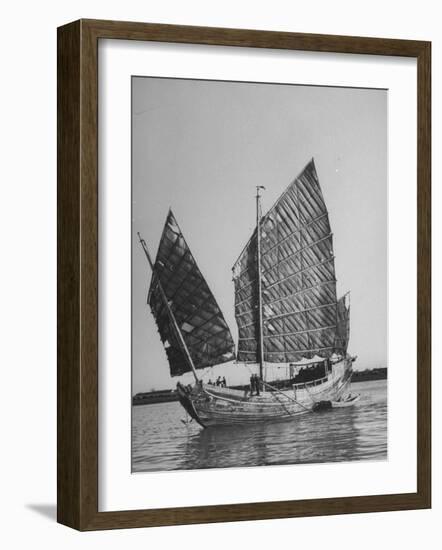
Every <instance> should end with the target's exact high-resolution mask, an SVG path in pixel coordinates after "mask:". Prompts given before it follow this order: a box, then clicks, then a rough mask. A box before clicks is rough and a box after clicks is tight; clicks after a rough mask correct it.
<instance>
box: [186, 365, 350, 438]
mask: <svg viewBox="0 0 442 550" xmlns="http://www.w3.org/2000/svg"><path fill="white" fill-rule="evenodd" d="M351 374H352V358H351V357H346V358H344V359H342V360H341V361H339V362H337V363H334V364H333V365H332V367H331V371H330V372H329V373H328V374H327V376H325V377H324V378H321V379H318V380H314V381H311V382H306V383H300V384H294V385H293V386H292V388H290V389H286V390H281V391H279V390H275V391H265V392H262V393H261V394H260V395H253V396H250V395H247V392H245V391H243V390H235V389H231V388H224V387H219V386H214V385H209V384H203V383H200V384H196V385H195V386H193V387H185V386H183V385H181V384H178V386H177V390H178V397H179V400H180V403H181V405H182V406H183V407H184V409H185V410H186V411H187V412H188V413H189V415H190V416H191V417H192V418H193V419H194V420H196V421H197V422H198V423H199V424H200V425H201V426H203V427H204V428H206V427H209V426H217V425H226V424H227V425H228V424H243V423H247V422H263V421H269V420H285V419H290V418H293V417H296V416H299V415H301V414H306V413H309V412H312V410H313V409H314V407H315V405H316V404H317V403H319V402H322V401H337V400H339V399H340V398H341V397H342V396H343V395H344V394H345V392H346V390H347V389H348V385H349V383H350V379H351Z"/></svg>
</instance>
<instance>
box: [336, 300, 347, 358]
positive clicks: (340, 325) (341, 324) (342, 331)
mask: <svg viewBox="0 0 442 550" xmlns="http://www.w3.org/2000/svg"><path fill="white" fill-rule="evenodd" d="M347 297H348V295H347V294H346V295H345V296H342V298H339V300H338V304H337V313H336V314H337V323H336V337H335V350H336V351H337V352H338V353H342V354H345V353H346V352H347V347H348V340H349V338H350V306H349V305H347Z"/></svg>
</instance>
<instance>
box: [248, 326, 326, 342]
mask: <svg viewBox="0 0 442 550" xmlns="http://www.w3.org/2000/svg"><path fill="white" fill-rule="evenodd" d="M332 328H336V325H328V326H325V327H318V328H309V329H307V330H298V331H296V332H281V333H279V334H266V335H265V336H264V338H280V337H281V336H296V335H297V334H304V333H306V332H318V331H320V330H327V329H332ZM242 340H255V338H254V337H253V336H252V337H250V338H238V341H242Z"/></svg>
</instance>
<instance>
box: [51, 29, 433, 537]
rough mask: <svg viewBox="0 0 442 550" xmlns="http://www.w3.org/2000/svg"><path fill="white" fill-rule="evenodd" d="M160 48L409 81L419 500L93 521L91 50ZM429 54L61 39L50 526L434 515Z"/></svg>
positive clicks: (317, 41)
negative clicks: (122, 45) (259, 56)
mask: <svg viewBox="0 0 442 550" xmlns="http://www.w3.org/2000/svg"><path fill="white" fill-rule="evenodd" d="M104 38H105V39H115V40H139V41H159V42H173V43H187V44H205V45H222V46H234V47H250V48H272V49H280V50H304V51H310V52H334V53H346V54H370V55H378V56H403V57H413V58H416V59H417V71H418V90H417V97H418V106H417V113H418V121H417V124H418V143H417V159H418V170H417V190H418V197H417V208H418V212H417V214H418V246H417V265H418V289H417V295H418V304H417V308H418V309H417V311H418V328H417V344H418V345H417V353H418V358H419V361H418V363H417V368H418V377H417V411H418V414H417V448H418V456H417V492H416V493H407V494H384V495H373V496H355V497H346V498H321V499H313V500H293V501H278V502H253V503H246V504H232V505H228V504H227V505H216V506H194V507H186V508H165V509H146V510H136V511H124V510H121V511H115V512H99V511H98V160H97V159H98V123H97V112H98V41H99V40H100V39H104ZM430 73H431V44H430V43H429V42H423V41H408V40H392V39H381V38H362V37H348V36H329V35H314V34H300V33H285V32H269V31H257V30H237V29H225V28H205V27H190V26H176V25H161V24H147V23H132V22H119V21H99V20H79V21H75V22H73V23H70V24H67V25H65V26H63V27H60V28H59V29H58V127H57V131H58V221H57V228H58V386H57V391H58V410H57V413H58V432H57V433H58V458H57V468H58V491H57V492H58V494H57V497H58V508H57V509H58V521H59V522H60V523H63V524H65V525H68V526H70V527H73V528H75V529H79V530H82V531H86V530H96V529H113V528H131V527H148V526H160V525H177V524H191V523H208V522H224V521H244V520H252V519H272V518H284V517H287V518H288V517H298V516H315V515H331V514H345V513H362V512H381V511H389V510H408V509H418V508H429V507H430V506H431V471H430V468H431V447H430V444H431V439H430V437H431V420H430V414H431V403H430V396H431V380H430V361H431V360H430V353H431V349H430V348H431V335H430V332H431V330H430V329H431V326H430V325H431V280H430V276H431V275H430V227H431V225H430V224H431V219H430V201H431V193H430V181H431V103H430V101H431V82H430Z"/></svg>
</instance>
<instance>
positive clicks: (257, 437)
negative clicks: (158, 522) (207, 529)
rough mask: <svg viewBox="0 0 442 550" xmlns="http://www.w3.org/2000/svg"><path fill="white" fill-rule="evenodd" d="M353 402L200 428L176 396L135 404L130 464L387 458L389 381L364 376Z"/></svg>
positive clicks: (169, 466)
mask: <svg viewBox="0 0 442 550" xmlns="http://www.w3.org/2000/svg"><path fill="white" fill-rule="evenodd" d="M352 392H354V393H360V394H361V399H360V400H359V402H358V403H357V404H356V405H354V406H353V407H349V408H347V409H333V410H331V411H324V412H320V413H315V414H307V415H304V416H300V417H298V418H297V419H296V420H287V421H284V422H262V423H257V424H255V425H253V426H221V427H216V428H215V427H214V428H208V429H205V430H202V429H201V428H200V427H199V426H198V424H196V423H195V422H192V423H191V424H189V425H188V426H185V425H183V423H182V422H181V421H180V419H184V418H185V412H184V409H183V408H182V407H181V405H180V404H179V403H177V402H173V403H158V404H155V405H140V406H137V407H134V408H133V418H132V447H133V448H132V470H133V471H134V472H147V471H158V470H192V469H195V468H228V467H240V466H262V465H271V464H301V463H304V464H307V463H318V462H347V461H355V460H386V459H387V382H386V380H379V381H372V382H360V383H356V384H353V385H352Z"/></svg>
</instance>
